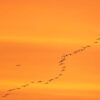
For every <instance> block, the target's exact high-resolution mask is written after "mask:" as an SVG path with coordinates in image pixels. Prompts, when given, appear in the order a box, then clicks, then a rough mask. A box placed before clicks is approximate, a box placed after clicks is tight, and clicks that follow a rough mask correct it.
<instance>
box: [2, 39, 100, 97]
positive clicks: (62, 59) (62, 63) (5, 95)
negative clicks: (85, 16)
mask: <svg viewBox="0 0 100 100" xmlns="http://www.w3.org/2000/svg"><path fill="white" fill-rule="evenodd" d="M99 40H100V38H97V39H96V41H95V42H93V43H94V44H97V43H99ZM89 47H91V45H86V46H84V47H82V48H80V49H78V50H75V51H73V52H72V53H69V54H65V55H64V56H62V57H61V60H60V61H59V62H58V64H59V65H58V66H61V70H60V72H59V73H58V75H57V76H55V77H53V78H51V79H49V80H47V81H42V80H39V81H37V82H34V81H30V82H29V83H27V84H24V85H22V86H21V87H19V88H13V89H9V90H7V91H6V93H5V94H4V95H3V96H2V97H7V96H9V95H10V94H11V93H10V92H13V91H16V90H20V89H22V88H25V87H28V86H29V85H30V84H35V83H42V84H49V83H50V82H52V81H54V80H56V79H59V78H60V77H61V76H63V73H64V72H65V71H66V66H65V65H64V64H65V63H64V62H65V61H66V57H68V56H72V55H74V54H77V53H79V52H82V51H84V50H85V49H87V48H89ZM17 66H20V64H18V65H17Z"/></svg>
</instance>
